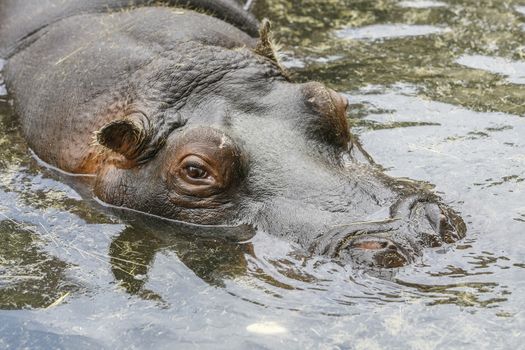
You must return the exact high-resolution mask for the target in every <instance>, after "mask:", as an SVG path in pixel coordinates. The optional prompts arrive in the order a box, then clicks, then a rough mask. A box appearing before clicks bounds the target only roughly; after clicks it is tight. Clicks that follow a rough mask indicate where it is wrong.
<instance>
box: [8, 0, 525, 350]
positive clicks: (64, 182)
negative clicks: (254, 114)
mask: <svg viewBox="0 0 525 350" xmlns="http://www.w3.org/2000/svg"><path fill="white" fill-rule="evenodd" d="M256 11H257V13H258V14H259V15H261V16H267V17H269V18H272V19H274V28H275V31H276V36H277V37H278V38H279V40H280V42H281V44H282V51H283V53H284V55H285V57H284V58H283V61H284V63H285V65H286V66H288V67H289V68H290V70H292V71H293V73H294V76H295V79H297V80H298V81H305V80H318V81H322V82H324V83H326V84H327V85H329V86H331V87H333V88H336V89H337V90H338V91H341V92H343V93H345V94H347V95H348V97H349V99H350V101H351V104H352V106H351V107H352V108H351V111H350V119H351V121H352V125H353V131H354V133H356V134H357V135H359V137H360V139H361V141H362V142H363V144H364V146H365V148H366V149H367V150H368V151H369V152H370V153H371V154H372V155H373V157H374V158H375V160H376V161H377V162H379V163H380V164H382V165H383V166H384V167H385V169H387V171H388V172H389V173H390V174H392V175H395V176H404V177H410V178H414V179H419V180H424V181H428V182H429V183H432V184H434V185H435V189H436V191H438V192H439V193H442V195H443V197H444V198H445V200H446V201H447V202H448V203H449V204H450V205H451V206H453V207H454V208H455V209H457V210H458V211H459V212H461V213H462V216H463V217H464V218H465V220H466V221H467V222H468V227H469V234H468V237H467V238H466V239H464V240H463V241H461V242H460V243H459V244H456V245H453V246H448V247H443V248H440V249H428V250H427V251H426V253H425V256H424V257H423V258H422V259H420V260H419V261H418V262H417V263H416V264H414V265H412V266H409V267H406V268H402V269H399V270H393V271H383V272H376V273H372V274H370V273H364V272H363V271H359V270H355V269H354V270H352V269H351V268H350V267H341V266H339V265H336V264H334V263H331V262H330V261H326V260H323V259H321V258H308V257H305V256H304V255H302V254H301V253H300V252H298V250H297V247H294V246H292V245H290V244H288V243H286V242H282V241H279V240H277V239H275V238H272V237H269V236H267V235H265V234H264V233H260V234H258V235H257V236H256V237H255V238H253V239H252V240H250V241H249V242H245V243H243V244H234V243H227V242H221V241H217V240H212V239H203V238H195V237H189V236H187V235H183V234H175V233H174V234H172V235H166V234H162V233H160V232H158V231H156V230H154V229H152V228H149V227H148V226H147V225H144V224H142V223H141V222H139V221H136V222H135V223H130V222H129V221H128V222H124V221H122V220H121V219H118V218H116V217H115V216H113V215H111V214H110V213H107V212H106V211H104V210H102V209H101V208H100V207H98V206H97V205H96V203H91V202H89V201H88V200H86V199H82V198H81V195H80V194H79V192H82V188H81V187H80V188H79V187H75V189H73V186H70V185H71V184H72V183H73V180H72V179H69V178H67V177H64V176H62V175H60V174H58V173H56V172H54V171H52V170H49V169H46V168H44V167H41V166H39V164H38V163H37V162H36V161H35V160H34V159H33V158H32V157H31V154H30V152H29V151H28V149H27V147H26V145H25V143H24V141H23V139H22V138H21V137H20V135H19V132H18V129H17V124H16V118H14V116H13V115H12V114H13V112H12V111H11V109H10V108H9V103H8V102H7V101H8V98H7V96H6V92H5V89H4V88H3V87H2V84H1V78H0V169H1V170H0V242H1V243H0V309H1V310H2V311H0V348H19V347H24V346H27V347H29V348H32V349H35V348H43V349H47V348H70V349H82V348H93V347H95V346H96V347H97V348H108V349H115V348H138V349H142V348H148V349H149V348H155V349H162V348H166V349H172V348H177V349H179V348H180V349H185V348H199V349H200V348H210V349H211V348H213V349H217V348H219V349H220V348H224V349H236V348H239V349H247V348H254V349H263V348H272V349H277V348H279V349H280V348H287V349H288V348H290V349H304V348H322V349H338V348H341V349H354V348H355V349H381V348H388V349H394V348H399V349H410V348H413V349H434V348H441V349H449V348H472V349H494V348H497V349H499V348H501V349H503V348H509V349H518V348H520V347H522V346H523V341H525V292H524V290H525V254H524V253H523V251H524V250H525V118H524V116H525V103H524V100H525V2H523V1H522V0H520V1H482V2H479V1H469V0H461V1H459V0H458V1H454V0H450V1H392V0H390V1H388V0H376V1H343V0H324V1H318V0H301V1H299V0H295V1H289V0H266V1H264V2H262V1H260V2H259V3H258V4H257V8H256ZM0 66H1V63H0ZM0 69H1V68H0ZM68 184H69V185H68ZM88 197H89V194H86V193H84V198H88Z"/></svg>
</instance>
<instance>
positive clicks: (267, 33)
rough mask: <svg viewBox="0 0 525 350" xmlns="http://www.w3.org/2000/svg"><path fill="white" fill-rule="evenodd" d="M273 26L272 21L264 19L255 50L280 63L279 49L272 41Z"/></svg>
mask: <svg viewBox="0 0 525 350" xmlns="http://www.w3.org/2000/svg"><path fill="white" fill-rule="evenodd" d="M271 28H272V24H271V22H270V21H269V20H268V19H267V18H265V19H263V20H262V22H261V26H260V27H259V41H258V42H257V45H256V46H255V49H254V50H253V51H254V52H255V53H256V54H258V55H261V56H263V57H266V58H269V59H270V60H272V61H274V62H275V63H279V59H278V57H277V49H276V48H275V45H274V44H273V41H272V32H271Z"/></svg>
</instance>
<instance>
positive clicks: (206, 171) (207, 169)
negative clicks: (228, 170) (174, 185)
mask: <svg viewBox="0 0 525 350" xmlns="http://www.w3.org/2000/svg"><path fill="white" fill-rule="evenodd" d="M178 173H179V177H180V178H181V180H183V181H184V182H186V183H188V184H191V185H195V186H209V185H214V184H215V182H216V177H217V174H216V173H215V172H214V169H213V168H212V167H211V165H210V164H209V163H208V162H207V161H206V160H204V159H203V158H201V157H199V156H197V155H189V156H187V157H186V158H184V159H183V160H182V162H181V163H180V167H179V171H178Z"/></svg>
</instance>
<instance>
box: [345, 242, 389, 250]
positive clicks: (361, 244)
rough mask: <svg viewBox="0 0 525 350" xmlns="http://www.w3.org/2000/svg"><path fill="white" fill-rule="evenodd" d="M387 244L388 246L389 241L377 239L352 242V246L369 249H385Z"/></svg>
mask: <svg viewBox="0 0 525 350" xmlns="http://www.w3.org/2000/svg"><path fill="white" fill-rule="evenodd" d="M387 246H388V243H387V242H377V241H363V242H355V243H353V244H351V247H352V248H359V249H369V250H377V249H384V248H386V247H387Z"/></svg>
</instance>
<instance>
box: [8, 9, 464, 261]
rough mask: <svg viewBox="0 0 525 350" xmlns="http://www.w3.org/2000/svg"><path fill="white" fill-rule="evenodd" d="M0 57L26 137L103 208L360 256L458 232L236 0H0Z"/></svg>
mask: <svg viewBox="0 0 525 350" xmlns="http://www.w3.org/2000/svg"><path fill="white" fill-rule="evenodd" d="M246 7H248V6H246ZM0 57H2V58H4V59H6V60H7V64H6V66H5V69H4V75H5V82H6V84H7V90H8V93H9V94H10V98H12V100H13V104H14V108H15V111H16V113H17V115H18V116H19V119H20V126H21V130H22V132H23V134H24V135H25V137H26V139H27V142H28V145H29V147H30V148H31V150H32V151H33V152H34V154H35V155H36V156H37V157H38V158H40V159H41V160H42V161H44V162H46V163H47V164H49V165H51V166H53V167H55V168H58V169H60V170H61V171H63V172H66V173H69V174H84V175H86V176H89V177H90V178H91V182H90V186H91V190H92V194H93V196H94V197H95V198H97V199H98V200H99V201H100V202H102V203H106V204H108V205H110V206H112V207H118V208H125V209H126V210H127V209H129V210H130V212H132V213H137V214H138V213H144V214H147V215H150V216H152V217H159V218H166V219H169V220H173V221H175V222H179V223H187V224H189V225H196V226H199V225H200V226H202V227H204V226H205V227H211V228H213V227H218V228H221V230H224V229H225V228H228V227H230V228H232V229H234V228H239V227H251V228H253V229H254V232H257V231H264V232H266V233H268V234H271V235H275V236H278V237H281V238H282V239H285V240H288V241H290V242H292V243H293V244H296V245H298V246H300V247H302V248H304V249H305V250H306V251H308V252H309V253H311V254H312V255H316V254H317V255H325V256H327V257H329V258H332V259H334V260H335V261H338V262H341V263H342V264H346V263H352V264H357V265H359V266H370V267H383V268H392V267H400V266H403V265H405V264H408V263H410V262H413V261H414V260H415V259H416V258H417V257H419V256H421V254H422V251H423V249H424V248H425V247H436V246H440V245H442V244H444V243H452V242H455V241H457V240H458V239H460V238H462V237H463V236H464V235H465V231H466V228H465V224H464V222H463V221H462V219H461V217H460V216H459V214H457V213H456V212H455V211H454V210H453V209H451V208H450V207H449V206H447V205H445V204H444V203H443V201H442V199H441V198H440V197H438V196H437V195H436V194H435V193H434V192H432V191H431V190H429V189H428V186H425V185H423V184H422V183H420V182H417V181H410V180H406V179H396V178H393V177H390V176H388V175H387V174H385V173H384V171H383V170H382V169H381V167H380V166H378V165H376V164H375V163H374V162H373V160H372V159H371V157H370V156H369V155H368V154H367V153H366V152H365V151H364V150H363V147H362V146H361V145H360V144H359V142H358V140H357V139H356V138H355V137H354V135H352V133H351V130H350V127H349V124H348V119H347V113H348V111H347V110H348V100H347V98H346V97H345V96H344V95H342V94H340V93H337V92H335V91H334V90H332V89H330V88H328V87H326V86H325V85H323V84H322V83H319V82H307V83H295V82H294V81H293V80H292V78H291V77H290V75H289V74H288V72H287V71H286V69H285V68H283V66H282V65H281V63H280V61H279V54H278V52H277V51H276V49H275V45H274V44H273V41H272V35H271V28H270V22H269V21H268V20H266V19H264V20H262V21H260V22H259V21H258V20H257V19H256V18H255V17H254V16H253V15H252V14H251V13H250V12H249V9H247V8H243V6H242V4H239V3H238V2H236V1H235V0H179V1H177V0H171V1H164V2H163V4H162V5H160V4H158V3H157V2H155V1H150V0H134V1H132V0H131V1H130V0H93V1H84V0H27V1H18V0H2V1H1V2H0Z"/></svg>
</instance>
